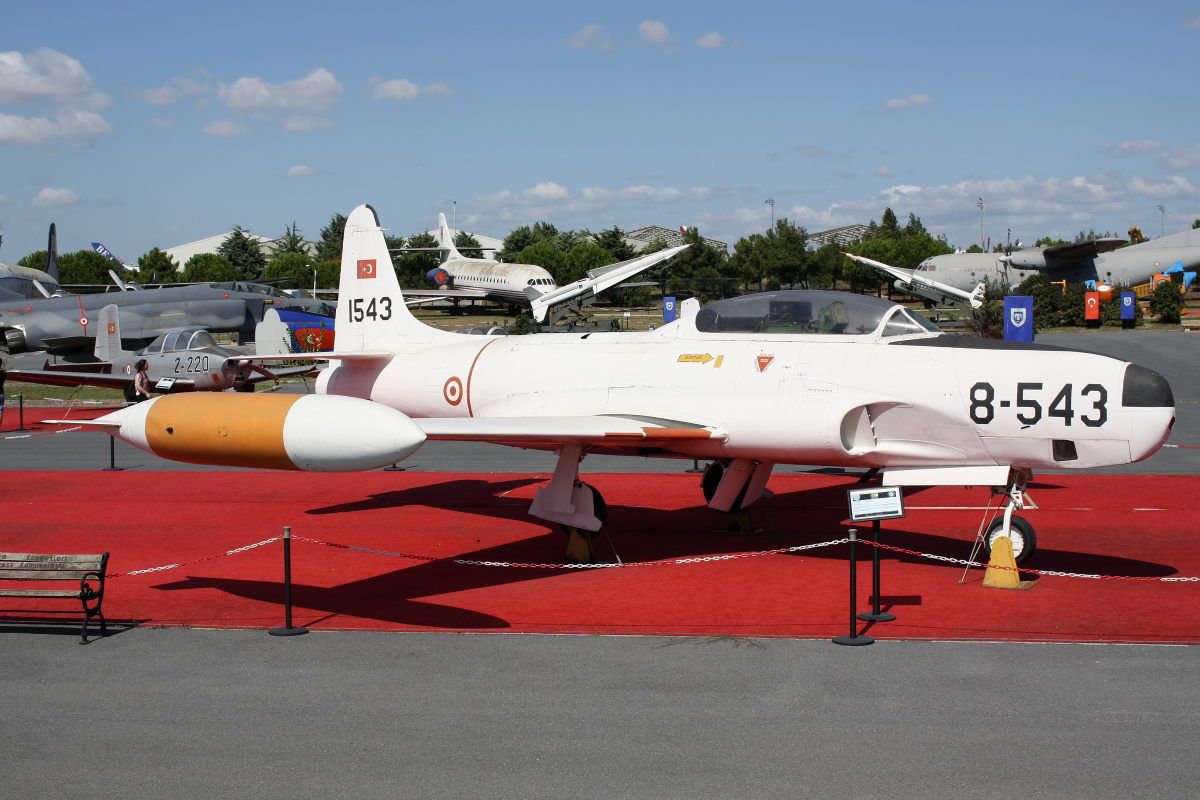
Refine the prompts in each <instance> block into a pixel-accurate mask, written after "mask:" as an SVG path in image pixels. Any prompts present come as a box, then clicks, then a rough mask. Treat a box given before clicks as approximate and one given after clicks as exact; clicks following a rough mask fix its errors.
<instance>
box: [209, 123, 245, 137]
mask: <svg viewBox="0 0 1200 800" xmlns="http://www.w3.org/2000/svg"><path fill="white" fill-rule="evenodd" d="M200 130H201V132H202V133H203V134H204V135H205V136H216V137H217V138H218V139H233V138H234V137H237V136H245V135H246V134H248V133H249V132H250V129H249V128H247V127H246V126H245V125H243V124H242V123H240V122H235V121H234V120H231V119H217V120H213V121H212V122H210V123H208V124H207V125H205V126H204V127H203V128H201V129H200Z"/></svg>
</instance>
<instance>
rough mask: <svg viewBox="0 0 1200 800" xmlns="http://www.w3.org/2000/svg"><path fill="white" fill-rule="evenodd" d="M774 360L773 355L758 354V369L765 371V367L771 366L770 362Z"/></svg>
mask: <svg viewBox="0 0 1200 800" xmlns="http://www.w3.org/2000/svg"><path fill="white" fill-rule="evenodd" d="M774 360H775V356H759V357H758V371H759V372H765V371H766V369H767V367H769V366H771V362H772V361H774Z"/></svg>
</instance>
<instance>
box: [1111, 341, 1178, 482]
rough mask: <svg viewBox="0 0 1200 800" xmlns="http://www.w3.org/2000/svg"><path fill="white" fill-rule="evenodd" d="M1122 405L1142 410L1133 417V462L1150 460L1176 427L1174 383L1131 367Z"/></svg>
mask: <svg viewBox="0 0 1200 800" xmlns="http://www.w3.org/2000/svg"><path fill="white" fill-rule="evenodd" d="M1121 405H1122V406H1124V407H1125V408H1127V409H1138V411H1136V412H1135V413H1133V414H1132V415H1131V417H1132V430H1131V431H1130V439H1129V455H1130V457H1131V460H1132V461H1141V460H1143V459H1145V458H1149V457H1150V456H1151V455H1153V454H1154V453H1156V452H1158V449H1159V448H1160V447H1162V446H1163V445H1164V444H1165V443H1166V441H1167V437H1168V436H1170V435H1171V428H1172V426H1174V425H1175V396H1174V395H1173V394H1172V392H1171V384H1169V383H1167V379H1166V378H1164V377H1163V376H1162V375H1159V374H1158V373H1157V372H1155V371H1154V370H1152V369H1146V368H1145V367H1139V366H1138V365H1137V364H1130V365H1129V366H1128V367H1126V368H1125V386H1124V388H1122V390H1121Z"/></svg>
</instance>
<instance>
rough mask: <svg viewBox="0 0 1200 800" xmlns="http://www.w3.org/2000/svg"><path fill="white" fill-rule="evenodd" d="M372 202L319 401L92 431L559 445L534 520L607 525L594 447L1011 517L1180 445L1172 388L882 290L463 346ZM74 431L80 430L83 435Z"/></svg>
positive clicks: (729, 474)
mask: <svg viewBox="0 0 1200 800" xmlns="http://www.w3.org/2000/svg"><path fill="white" fill-rule="evenodd" d="M387 263H389V262H388V250H387V244H386V243H385V241H384V235H383V229H382V228H381V227H380V224H379V219H378V217H377V216H376V214H375V211H374V209H372V208H371V207H370V206H359V207H358V208H356V209H355V210H354V211H353V212H352V213H351V215H350V217H349V219H348V220H347V223H346V232H345V239H344V250H343V253H342V273H341V286H340V298H341V302H340V303H339V304H338V311H337V331H338V336H337V349H336V350H335V352H334V353H332V354H331V355H330V357H331V358H332V363H331V365H330V367H329V368H328V369H326V370H324V371H323V372H322V373H321V376H320V377H319V379H318V381H317V392H318V393H317V394H315V395H306V396H299V397H297V396H291V397H286V396H279V395H232V394H225V395H208V396H202V395H171V396H167V397H161V398H155V399H154V400H152V401H150V402H146V403H140V404H138V405H136V406H132V407H130V408H127V409H123V410H121V411H117V412H114V413H112V414H109V415H107V416H105V417H102V418H100V419H99V420H96V421H95V424H96V425H98V426H100V427H102V428H104V429H106V430H107V431H108V432H110V433H111V434H112V435H114V436H117V437H119V438H121V439H122V440H124V441H127V442H130V443H132V444H134V445H136V446H138V447H140V448H142V449H144V450H147V451H149V452H152V453H156V454H158V455H160V456H163V457H164V458H170V459H175V460H178V461H187V462H192V463H203V464H218V465H231V466H255V467H271V468H281V469H300V470H312V471H345V470H364V469H373V468H377V467H381V466H384V465H387V464H390V463H393V462H395V461H398V460H400V459H403V458H405V457H407V456H409V455H410V454H411V453H413V452H415V451H416V450H417V449H418V448H419V447H420V446H421V445H422V443H423V442H424V441H425V440H427V439H441V440H458V441H484V442H494V443H499V444H505V445H511V446H514V447H523V448H537V449H543V450H550V451H554V452H557V453H558V463H557V467H556V469H555V471H554V476H553V479H552V480H551V481H550V482H549V485H547V486H545V487H543V488H541V489H539V490H538V492H537V495H536V497H535V499H534V500H533V503H532V506H531V507H530V513H531V514H532V515H534V516H536V517H539V518H541V519H544V520H549V521H552V522H557V523H560V524H562V525H563V526H568V527H571V528H575V529H582V530H588V531H596V530H599V529H600V528H601V526H602V524H603V522H604V516H605V514H604V508H605V506H604V502H603V500H602V498H601V497H600V496H599V493H598V492H596V491H595V490H594V489H593V488H592V487H590V486H587V485H586V484H584V483H581V482H580V480H579V473H578V469H579V462H580V460H581V459H582V458H584V457H585V456H586V455H587V454H589V453H606V454H617V455H632V456H659V457H667V458H683V459H706V460H709V461H710V462H711V463H710V464H709V465H708V468H707V469H706V470H705V473H704V476H703V478H702V480H701V481H700V483H701V487H702V489H703V492H704V496H705V498H706V500H707V501H708V504H709V505H710V506H711V507H713V508H715V509H718V510H721V511H736V510H738V509H742V508H745V507H746V506H748V505H749V504H751V503H753V502H755V501H756V500H758V499H759V498H760V497H762V496H763V493H764V490H765V489H766V486H767V480H768V478H769V476H770V474H771V471H772V469H773V467H774V466H775V465H776V464H811V465H826V466H840V467H864V468H880V469H882V470H883V480H884V481H885V482H886V483H888V484H892V485H938V484H952V485H975V486H981V485H982V486H992V487H998V488H999V489H1000V490H1002V491H1005V492H1007V493H1008V495H1009V497H1010V499H1011V501H1012V502H1011V504H1010V505H1009V507H1008V510H1007V511H1006V513H1005V515H1004V517H1003V520H1002V522H1001V523H1000V524H999V525H998V529H999V530H1003V531H1005V532H1008V530H1009V528H1010V527H1011V528H1012V536H1013V540H1014V549H1015V550H1017V551H1018V552H1019V553H1021V557H1022V558H1027V557H1028V555H1029V553H1031V552H1032V550H1033V544H1034V543H1033V540H1032V531H1031V530H1030V531H1029V535H1028V536H1026V537H1024V539H1023V538H1022V536H1021V535H1020V534H1022V533H1023V532H1024V529H1023V528H1022V527H1021V526H1019V525H1017V524H1015V523H1014V522H1013V520H1014V519H1015V518H1011V511H1012V508H1013V507H1014V506H1017V507H1019V505H1020V502H1021V497H1022V492H1021V490H1022V489H1023V488H1024V485H1025V481H1026V480H1027V479H1028V477H1029V475H1030V473H1031V471H1032V470H1035V469H1043V468H1047V469H1072V468H1085V467H1103V466H1109V465H1114V464H1126V463H1129V462H1131V461H1139V460H1141V459H1144V458H1146V457H1148V456H1150V455H1151V454H1153V453H1154V452H1155V451H1156V450H1158V448H1159V447H1161V446H1162V444H1163V443H1164V442H1165V441H1166V439H1167V436H1168V434H1169V432H1170V430H1171V426H1172V424H1173V423H1174V420H1175V408H1174V401H1173V398H1172V395H1171V388H1170V386H1169V385H1168V384H1167V382H1166V380H1164V379H1163V378H1162V376H1160V375H1158V374H1157V373H1155V372H1152V371H1150V370H1147V369H1144V368H1142V367H1139V366H1136V365H1133V364H1129V363H1127V362H1125V361H1119V360H1117V359H1113V358H1106V357H1104V356H1099V355H1093V354H1090V353H1083V352H1076V351H1069V350H1059V349H1055V348H1051V347H1045V346H1039V345H1028V344H1020V345H1018V344H1014V343H1008V342H1002V341H994V340H983V339H976V338H969V337H959V336H946V335H942V334H941V333H939V332H938V331H937V330H936V329H933V328H932V326H931V325H929V324H928V323H927V322H925V321H924V320H922V319H921V318H920V317H918V316H916V315H914V314H912V313H911V312H909V311H908V310H907V309H905V308H903V307H901V306H899V305H896V304H894V303H890V302H887V301H884V300H880V299H877V298H874V297H863V296H859V295H854V294H843V293H836V292H826V291H778V292H768V293H766V294H757V295H749V296H746V297H737V298H731V299H728V300H722V301H720V302H717V303H713V304H712V305H709V306H708V307H706V308H704V309H702V310H699V311H696V312H694V313H690V314H688V315H687V316H684V317H683V318H681V319H679V320H677V321H675V322H673V323H671V324H668V325H664V326H662V327H661V328H659V329H657V330H654V331H648V332H636V333H590V334H558V335H555V336H541V335H536V336H492V337H473V336H458V335H455V334H453V333H449V332H445V331H439V330H436V329H434V328H431V327H428V326H426V325H424V324H422V323H421V322H419V321H418V320H416V319H415V318H414V317H413V316H412V315H411V314H410V313H409V311H408V310H407V309H406V307H405V305H404V300H403V296H402V294H401V291H400V287H399V285H398V284H397V282H396V279H395V273H394V271H393V270H390V269H384V270H379V269H376V266H377V265H379V264H387ZM73 424H78V423H73Z"/></svg>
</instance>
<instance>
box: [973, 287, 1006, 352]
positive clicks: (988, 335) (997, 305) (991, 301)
mask: <svg viewBox="0 0 1200 800" xmlns="http://www.w3.org/2000/svg"><path fill="white" fill-rule="evenodd" d="M983 285H984V290H983V305H982V306H980V307H979V308H977V309H975V310H974V311H973V312H971V315H970V317H969V318H968V319H967V320H966V323H967V329H968V330H969V331H971V332H972V333H973V334H975V335H976V336H979V337H981V338H983V339H1003V338H1004V297H1005V295H1007V294H1008V284H1007V283H1003V282H998V283H993V282H992V281H990V280H988V279H987V278H984V279H983Z"/></svg>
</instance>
